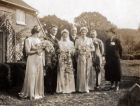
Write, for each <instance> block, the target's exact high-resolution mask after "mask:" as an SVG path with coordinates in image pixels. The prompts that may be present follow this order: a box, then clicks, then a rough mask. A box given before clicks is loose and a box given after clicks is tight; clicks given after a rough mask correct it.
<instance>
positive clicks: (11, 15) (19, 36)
mask: <svg viewBox="0 0 140 106" xmlns="http://www.w3.org/2000/svg"><path fill="white" fill-rule="evenodd" d="M16 9H20V8H17V7H14V6H10V5H9V6H8V5H4V4H0V16H2V15H4V14H5V15H6V16H7V17H8V19H9V22H10V23H11V25H12V27H13V29H14V30H15V34H16V45H15V47H16V51H15V52H16V55H15V58H16V60H17V61H20V60H22V55H23V54H22V50H23V42H24V39H25V38H26V37H29V36H31V29H32V28H33V26H34V25H39V22H38V20H37V16H36V14H35V13H34V12H31V11H28V10H24V9H21V10H22V11H24V12H25V25H21V24H17V23H16ZM41 34H43V33H42V32H41ZM5 36H7V35H5ZM13 40H14V39H13ZM7 45H8V44H7ZM7 49H8V48H7Z"/></svg>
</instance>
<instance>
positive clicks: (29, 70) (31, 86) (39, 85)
mask: <svg viewBox="0 0 140 106" xmlns="http://www.w3.org/2000/svg"><path fill="white" fill-rule="evenodd" d="M31 32H32V36H31V37H29V38H27V39H26V41H25V50H26V54H27V55H28V58H27V63H26V73H25V79H24V85H23V88H22V91H21V92H20V93H19V96H20V97H22V98H27V97H29V98H30V99H31V100H32V99H40V98H42V97H43V96H44V76H43V57H42V50H41V49H39V45H40V43H41V41H40V39H39V38H38V33H39V29H38V27H37V26H34V28H33V29H32V31H31Z"/></svg>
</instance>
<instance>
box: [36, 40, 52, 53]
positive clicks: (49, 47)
mask: <svg viewBox="0 0 140 106" xmlns="http://www.w3.org/2000/svg"><path fill="white" fill-rule="evenodd" d="M35 47H36V49H37V51H38V55H40V54H41V52H42V51H43V50H46V51H47V52H54V47H53V44H52V43H51V42H50V41H48V40H44V41H42V42H41V43H38V44H36V45H35Z"/></svg>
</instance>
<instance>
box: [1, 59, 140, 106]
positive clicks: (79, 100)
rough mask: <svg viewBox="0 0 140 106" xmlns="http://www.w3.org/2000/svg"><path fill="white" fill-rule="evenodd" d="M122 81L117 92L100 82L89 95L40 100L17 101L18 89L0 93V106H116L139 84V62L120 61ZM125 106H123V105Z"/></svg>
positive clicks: (78, 94) (57, 95) (51, 96)
mask: <svg viewBox="0 0 140 106" xmlns="http://www.w3.org/2000/svg"><path fill="white" fill-rule="evenodd" d="M121 64H122V75H123V76H122V81H121V83H120V90H119V91H118V92H116V91H113V90H107V89H108V88H109V83H108V82H107V81H104V78H103V81H102V89H101V90H100V91H93V92H90V93H73V94H54V95H50V94H45V97H44V98H43V99H40V100H32V101H30V100H28V99H24V100H23V99H22V100H21V99H19V98H18V96H17V93H18V91H19V89H18V88H13V89H10V90H8V91H0V105H10V106H11V105H18V106H117V105H118V102H119V100H120V99H122V98H123V96H124V95H125V94H126V92H127V90H128V89H129V88H130V87H131V86H132V85H133V84H134V83H136V82H137V83H140V80H139V78H140V60H131V61H130V60H122V61H121ZM103 76H104V75H103ZM123 106H125V105H123Z"/></svg>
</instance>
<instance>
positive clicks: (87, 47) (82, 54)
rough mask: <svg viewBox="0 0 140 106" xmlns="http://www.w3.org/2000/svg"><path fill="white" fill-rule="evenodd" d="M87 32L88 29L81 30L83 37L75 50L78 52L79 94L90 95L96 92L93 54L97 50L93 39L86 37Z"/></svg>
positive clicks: (79, 39) (78, 40)
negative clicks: (91, 92)
mask: <svg viewBox="0 0 140 106" xmlns="http://www.w3.org/2000/svg"><path fill="white" fill-rule="evenodd" d="M87 32H88V29H87V28H86V27H82V28H81V29H80V33H81V36H79V38H78V39H77V40H76V42H75V48H76V50H77V52H78V60H77V83H76V88H77V91H78V92H87V93H88V92H89V90H94V82H95V81H94V79H95V78H94V76H93V70H92V56H91V52H92V51H94V49H95V48H94V45H93V43H92V39H91V38H88V37H86V34H87Z"/></svg>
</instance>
